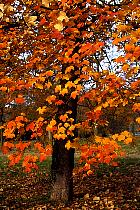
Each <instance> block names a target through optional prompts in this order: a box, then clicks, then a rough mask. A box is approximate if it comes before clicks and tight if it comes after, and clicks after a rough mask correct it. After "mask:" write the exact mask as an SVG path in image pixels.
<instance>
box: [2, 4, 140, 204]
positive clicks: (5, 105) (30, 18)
mask: <svg viewBox="0 0 140 210" xmlns="http://www.w3.org/2000/svg"><path fill="white" fill-rule="evenodd" d="M0 18H1V31H0V33H1V43H0V47H1V49H0V53H1V58H0V62H1V70H0V75H1V79H0V91H1V93H0V94H1V99H0V103H1V105H0V108H1V115H3V113H6V112H7V113H8V111H7V110H8V109H9V110H10V109H11V110H12V107H13V109H14V111H13V112H14V114H13V115H11V114H10V115H9V116H7V120H5V122H3V121H1V122H2V125H1V129H3V135H4V136H5V137H6V138H8V141H7V142H5V143H4V146H3V151H4V152H7V151H8V149H11V148H16V152H15V153H14V154H12V155H10V156H9V160H10V165H14V164H16V163H18V162H19V161H20V159H21V157H22V154H23V152H24V150H25V149H26V148H27V147H29V145H30V142H22V141H19V142H14V139H15V130H18V135H19V139H20V135H22V134H23V133H26V132H27V131H32V138H38V137H40V136H42V135H43V134H44V133H46V132H50V133H51V134H52V139H53V140H50V144H52V146H49V145H47V146H45V147H43V146H42V145H41V144H40V143H39V142H37V143H35V145H34V146H35V148H37V149H38V150H39V152H40V156H39V157H38V156H33V155H28V156H26V157H24V159H23V164H22V166H23V167H24V168H25V170H26V171H30V170H31V169H32V168H35V169H36V168H37V165H36V161H37V160H40V161H43V160H44V159H46V158H47V156H48V155H50V153H51V151H53V153H52V155H53V157H55V159H53V162H52V165H53V167H52V170H53V171H55V172H54V173H57V172H58V171H59V170H60V169H61V170H63V167H64V166H63V163H64V162H66V165H67V167H69V168H71V169H72V170H73V158H74V150H73V148H76V149H78V150H81V162H82V163H83V162H84V166H82V167H81V169H80V170H84V171H85V173H87V174H88V175H89V174H92V173H93V170H92V169H91V165H94V166H95V167H96V165H97V164H98V163H111V164H112V165H116V164H117V163H116V162H115V161H114V159H116V157H117V156H118V155H122V152H121V150H120V146H119V144H118V141H124V142H125V143H126V144H127V143H130V142H132V135H131V134H130V133H129V132H128V131H126V130H122V131H121V133H118V134H116V133H113V134H114V135H112V136H108V135H107V136H106V135H105V136H104V135H98V134H96V132H94V134H95V136H94V138H93V142H92V144H90V145H88V144H85V145H83V146H81V145H80V144H79V141H80V139H79V138H78V130H79V129H81V128H83V129H91V130H95V128H96V127H97V128H99V130H100V131H101V129H100V128H101V127H104V126H107V125H108V124H109V123H110V122H111V125H112V127H113V123H114V125H115V122H114V119H113V120H112V119H111V117H106V116H107V114H106V113H113V110H118V112H121V111H120V110H122V109H124V107H125V108H126V109H129V110H131V113H133V112H135V113H136V114H132V116H136V117H135V118H137V119H134V120H136V121H137V122H140V120H139V118H138V112H139V111H140V105H139V97H140V92H139V84H140V80H139V79H138V77H139V62H140V54H139V52H140V46H139V38H140V28H139V23H140V15H139V1H138V0H133V1H131V0H122V1H117V0H108V1H105V0H96V1H94V0H87V1H84V0H36V1H34V0H5V1H4V3H2V4H0ZM78 107H86V108H85V109H83V112H82V117H80V118H78V117H77V110H78ZM3 110H5V111H3ZM7 115H8V114H7ZM132 118H133V117H132ZM129 120H130V121H131V119H129ZM113 129H114V128H113ZM10 139H11V141H10ZM58 154H59V155H58ZM71 155H72V156H71ZM60 156H61V158H60ZM70 157H71V158H72V159H71V158H70ZM58 160H59V161H58ZM64 165H65V164H64ZM66 165H65V167H66ZM72 170H70V171H71V172H70V173H69V178H70V177H71V176H72ZM56 171H57V172H56ZM67 171H68V168H67ZM62 177H63V176H62ZM63 179H64V177H63ZM54 180H55V182H57V183H58V182H60V177H59V179H57V180H56V179H54ZM58 180H59V181H58ZM55 187H56V185H55ZM55 190H56V188H55ZM52 197H53V198H54V199H56V197H55V196H54V194H53V193H52ZM66 200H67V199H66Z"/></svg>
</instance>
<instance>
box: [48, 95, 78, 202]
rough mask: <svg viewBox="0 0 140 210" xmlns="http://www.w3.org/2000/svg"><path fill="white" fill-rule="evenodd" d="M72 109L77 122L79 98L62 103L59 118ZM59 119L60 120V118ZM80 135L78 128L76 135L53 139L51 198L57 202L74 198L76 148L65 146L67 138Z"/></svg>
mask: <svg viewBox="0 0 140 210" xmlns="http://www.w3.org/2000/svg"><path fill="white" fill-rule="evenodd" d="M68 110H71V111H72V114H71V116H70V117H72V118H73V119H74V123H76V118H77V98H76V99H72V98H71V99H70V100H69V103H65V104H64V105H61V106H60V107H59V109H58V112H57V113H58V118H59V116H60V115H61V114H64V113H65V112H66V111H68ZM58 121H59V120H58ZM77 135H78V132H77V130H75V131H74V136H73V137H71V136H68V137H67V139H65V140H54V141H53V153H52V165H51V177H52V190H51V196H50V200H51V201H53V202H56V203H68V202H69V201H71V200H72V198H73V177H72V175H73V174H72V173H73V168H74V151H75V149H73V148H70V149H69V150H68V149H67V148H65V144H66V142H67V140H70V141H71V142H73V139H74V138H76V137H77Z"/></svg>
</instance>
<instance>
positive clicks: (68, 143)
mask: <svg viewBox="0 0 140 210" xmlns="http://www.w3.org/2000/svg"><path fill="white" fill-rule="evenodd" d="M65 148H66V149H67V150H69V149H70V148H71V142H70V140H68V141H67V143H66V144H65Z"/></svg>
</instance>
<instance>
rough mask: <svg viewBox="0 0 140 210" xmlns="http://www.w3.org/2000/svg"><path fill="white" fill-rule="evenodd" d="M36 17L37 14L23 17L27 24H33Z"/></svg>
mask: <svg viewBox="0 0 140 210" xmlns="http://www.w3.org/2000/svg"><path fill="white" fill-rule="evenodd" d="M36 19H37V16H30V17H29V16H27V17H25V21H26V22H27V24H29V25H33V26H34V25H35V24H36V23H35V21H36Z"/></svg>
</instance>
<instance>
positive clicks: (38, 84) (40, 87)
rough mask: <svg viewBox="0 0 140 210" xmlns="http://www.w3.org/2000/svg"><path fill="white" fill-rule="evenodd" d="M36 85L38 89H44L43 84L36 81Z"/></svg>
mask: <svg viewBox="0 0 140 210" xmlns="http://www.w3.org/2000/svg"><path fill="white" fill-rule="evenodd" d="M35 86H36V87H37V88H38V89H43V85H42V84H40V83H36V84H35Z"/></svg>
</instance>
